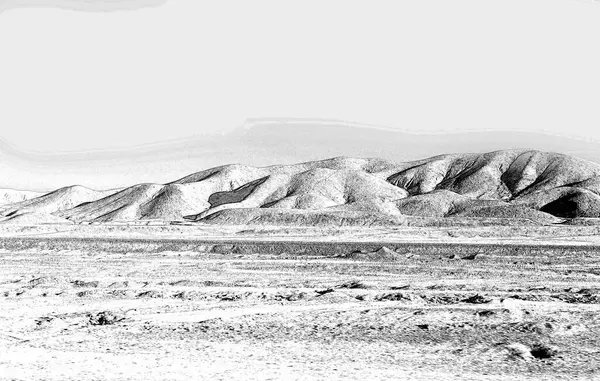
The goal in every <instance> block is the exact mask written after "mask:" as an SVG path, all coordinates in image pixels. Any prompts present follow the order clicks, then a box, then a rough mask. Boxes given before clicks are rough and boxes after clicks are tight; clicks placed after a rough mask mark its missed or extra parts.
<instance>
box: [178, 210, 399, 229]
mask: <svg viewBox="0 0 600 381" xmlns="http://www.w3.org/2000/svg"><path fill="white" fill-rule="evenodd" d="M189 219H191V220H194V221H198V222H203V223H209V224H219V225H276V226H285V225H292V226H390V225H403V224H404V221H405V219H404V218H401V217H393V216H382V215H378V214H370V213H367V212H349V211H328V210H323V211H312V210H281V209H254V208H252V209H225V210H221V211H219V212H216V213H213V214H211V215H209V216H207V217H204V218H201V219H197V216H191V217H190V218H189Z"/></svg>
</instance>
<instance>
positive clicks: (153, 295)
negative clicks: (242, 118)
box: [0, 226, 600, 380]
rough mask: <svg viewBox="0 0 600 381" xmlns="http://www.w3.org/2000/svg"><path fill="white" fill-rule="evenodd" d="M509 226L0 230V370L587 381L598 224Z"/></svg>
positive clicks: (146, 376)
mask: <svg viewBox="0 0 600 381" xmlns="http://www.w3.org/2000/svg"><path fill="white" fill-rule="evenodd" d="M515 229H516V228H497V227H496V228H486V229H484V228H477V229H475V228H464V229H459V228H453V229H412V230H411V229H404V230H403V229H397V230H395V231H386V230H385V229H380V230H377V229H370V230H369V229H362V230H360V229H358V230H356V229H355V230H352V229H349V230H348V229H346V230H344V229H340V230H338V231H324V230H316V229H313V230H310V229H308V230H304V231H300V230H295V231H286V230H285V229H275V230H268V229H262V230H252V229H248V228H242V227H239V228H234V227H231V228H209V227H206V228H202V229H201V228H196V227H186V226H154V227H151V226H143V227H132V226H128V227H123V226H112V227H111V226H85V227H83V226H78V227H62V226H43V227H14V226H13V227H2V229H0V258H1V260H0V324H1V325H0V379H2V380H36V379H39V380H41V379H43V380H121V379H133V380H235V379H239V380H280V379H285V380H323V379H327V380H377V379H382V380H383V379H385V380H389V379H397V380H577V379H579V380H593V379H599V378H600V345H599V344H598V343H600V291H599V290H600V246H598V245H596V244H597V242H596V240H597V238H596V237H597V234H598V232H597V227H583V228H582V227H578V228H575V227H573V228H569V227H557V228H554V227H547V228H543V229H542V228H540V229H541V230H539V231H534V230H535V229H537V228H527V229H529V230H523V229H524V228H522V229H521V230H518V229H517V230H515ZM532 229H533V230H532ZM561 229H562V230H561Z"/></svg>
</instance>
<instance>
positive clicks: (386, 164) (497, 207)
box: [0, 150, 600, 225]
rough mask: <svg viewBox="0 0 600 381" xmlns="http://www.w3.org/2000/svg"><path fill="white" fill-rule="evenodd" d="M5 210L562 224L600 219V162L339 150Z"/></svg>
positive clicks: (101, 216)
mask: <svg viewBox="0 0 600 381" xmlns="http://www.w3.org/2000/svg"><path fill="white" fill-rule="evenodd" d="M0 212H1V214H2V215H4V216H10V215H14V214H16V213H19V214H23V213H53V214H54V215H55V216H57V217H60V218H65V219H68V220H70V221H74V222H83V221H89V222H111V221H131V220H153V219H157V220H182V219H183V218H184V217H185V218H186V219H188V220H192V221H203V222H207V223H231V224H236V223H237V224H246V223H260V224H269V223H272V224H293V223H294V221H296V223H298V224H308V225H314V224H317V225H319V224H327V223H332V224H336V225H340V224H351V225H357V224H358V225H370V224H401V223H403V221H404V220H405V216H418V217H433V218H440V217H450V216H451V217H465V218H466V217H470V218H519V219H527V220H532V221H535V222H536V223H555V222H559V221H561V218H571V217H600V165H598V164H595V163H592V162H588V161H585V160H582V159H579V158H575V157H571V156H566V155H562V154H557V153H546V152H539V151H529V150H504V151H495V152H490V153H484V154H453V155H441V156H436V157H432V158H428V159H423V160H418V161H413V162H407V163H393V162H391V161H386V160H381V159H352V158H346V157H339V158H333V159H327V160H321V161H313V162H307V163H300V164H295V165H278V166H271V167H250V166H243V165H227V166H221V167H216V168H212V169H208V170H204V171H201V172H197V173H194V174H191V175H189V176H186V177H183V178H181V179H179V180H176V181H174V182H172V183H169V184H139V185H135V186H133V187H129V188H126V189H123V190H121V191H118V192H115V191H113V192H96V191H91V190H89V189H87V188H82V187H70V188H62V189H59V190H58V191H55V192H52V193H49V194H47V195H44V196H41V197H38V198H35V199H32V200H28V201H25V202H20V203H16V204H11V205H5V206H3V207H0ZM361 219H362V220H361ZM328 221H329V222H328Z"/></svg>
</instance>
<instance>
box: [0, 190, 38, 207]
mask: <svg viewBox="0 0 600 381" xmlns="http://www.w3.org/2000/svg"><path fill="white" fill-rule="evenodd" d="M41 195H42V193H39V192H31V191H21V190H14V189H0V206H1V205H6V204H13V203H15V202H22V201H26V200H30V199H32V198H35V197H39V196H41Z"/></svg>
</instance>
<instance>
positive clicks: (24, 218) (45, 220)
mask: <svg viewBox="0 0 600 381" xmlns="http://www.w3.org/2000/svg"><path fill="white" fill-rule="evenodd" d="M0 223H1V224H11V225H39V224H72V222H71V221H69V220H66V219H64V218H60V217H57V216H54V215H52V214H48V213H33V212H27V213H22V214H16V215H13V216H11V217H5V218H4V219H2V220H0Z"/></svg>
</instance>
